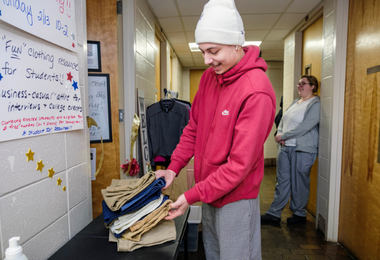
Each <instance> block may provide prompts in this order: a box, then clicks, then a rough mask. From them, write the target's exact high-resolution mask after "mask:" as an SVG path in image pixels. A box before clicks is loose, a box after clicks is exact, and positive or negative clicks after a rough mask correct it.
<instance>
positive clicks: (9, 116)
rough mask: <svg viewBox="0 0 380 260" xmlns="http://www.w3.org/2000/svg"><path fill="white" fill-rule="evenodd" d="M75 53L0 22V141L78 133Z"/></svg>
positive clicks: (79, 109)
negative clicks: (65, 132)
mask: <svg viewBox="0 0 380 260" xmlns="http://www.w3.org/2000/svg"><path fill="white" fill-rule="evenodd" d="M78 80H79V73H78V58H77V56H76V53H73V52H70V51H67V50H65V49H63V48H60V47H56V46H54V45H51V44H49V43H47V42H45V41H43V40H41V39H39V38H37V37H35V36H33V35H30V34H27V33H24V32H22V31H20V30H18V29H13V28H10V27H8V26H6V25H4V24H2V23H0V142H1V141H8V140H14V139H20V138H25V137H32V136H38V135H44V134H50V133H57V132H63V131H70V130H76V129H83V127H84V124H83V114H82V102H81V94H80V90H79V83H78Z"/></svg>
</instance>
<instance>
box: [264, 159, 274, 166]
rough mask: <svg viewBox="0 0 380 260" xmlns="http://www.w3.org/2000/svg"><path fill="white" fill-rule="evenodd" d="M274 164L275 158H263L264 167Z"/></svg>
mask: <svg viewBox="0 0 380 260" xmlns="http://www.w3.org/2000/svg"><path fill="white" fill-rule="evenodd" d="M270 166H276V158H266V159H264V167H270Z"/></svg>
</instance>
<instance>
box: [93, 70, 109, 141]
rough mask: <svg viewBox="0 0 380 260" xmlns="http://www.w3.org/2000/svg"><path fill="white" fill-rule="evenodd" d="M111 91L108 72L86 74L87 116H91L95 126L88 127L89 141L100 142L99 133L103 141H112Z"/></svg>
mask: <svg viewBox="0 0 380 260" xmlns="http://www.w3.org/2000/svg"><path fill="white" fill-rule="evenodd" d="M110 96H111V92H110V75H109V74H97V73H89V74H88V104H89V116H90V117H92V118H93V119H94V120H95V121H96V123H97V125H98V127H99V128H100V132H99V129H98V128H97V127H96V126H91V127H90V129H89V130H90V142H91V143H100V134H101V135H102V137H103V142H105V143H106V142H112V122H111V97H110Z"/></svg>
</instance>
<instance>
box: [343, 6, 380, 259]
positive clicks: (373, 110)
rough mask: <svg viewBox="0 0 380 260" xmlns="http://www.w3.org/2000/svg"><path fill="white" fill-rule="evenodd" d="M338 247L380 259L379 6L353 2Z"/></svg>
mask: <svg viewBox="0 0 380 260" xmlns="http://www.w3.org/2000/svg"><path fill="white" fill-rule="evenodd" d="M348 17H349V19H348V36H347V65H346V89H345V97H344V122H343V155H342V176H341V193H340V210H339V236H338V241H339V242H340V243H341V244H342V245H343V246H344V247H346V248H347V249H348V250H349V251H350V252H351V253H353V255H354V256H355V257H356V258H357V259H380V225H379V219H380V163H379V161H378V154H379V122H380V113H379V111H380V96H379V95H380V73H379V72H376V73H370V74H367V69H368V68H371V67H375V66H379V65H380V47H379V42H380V34H379V28H380V19H379V17H380V1H373V0H355V1H350V7H349V16H348Z"/></svg>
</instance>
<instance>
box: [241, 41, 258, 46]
mask: <svg viewBox="0 0 380 260" xmlns="http://www.w3.org/2000/svg"><path fill="white" fill-rule="evenodd" d="M260 44H261V41H248V42H244V44H243V46H247V45H256V46H260Z"/></svg>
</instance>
